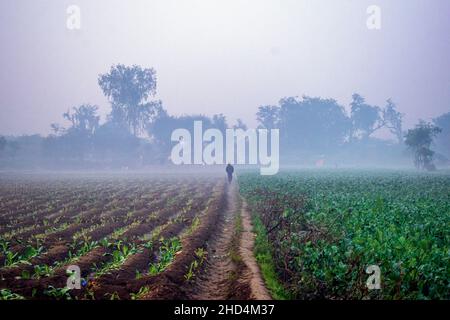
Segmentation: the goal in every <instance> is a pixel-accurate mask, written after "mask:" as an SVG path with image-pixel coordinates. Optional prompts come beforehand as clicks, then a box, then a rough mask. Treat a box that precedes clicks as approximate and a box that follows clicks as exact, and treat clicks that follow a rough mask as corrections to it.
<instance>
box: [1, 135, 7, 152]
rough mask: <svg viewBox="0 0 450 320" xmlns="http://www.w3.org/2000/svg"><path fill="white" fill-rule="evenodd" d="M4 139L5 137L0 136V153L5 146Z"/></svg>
mask: <svg viewBox="0 0 450 320" xmlns="http://www.w3.org/2000/svg"><path fill="white" fill-rule="evenodd" d="M6 143H7V142H6V139H5V137H0V153H1V152H3V150H5V148H6Z"/></svg>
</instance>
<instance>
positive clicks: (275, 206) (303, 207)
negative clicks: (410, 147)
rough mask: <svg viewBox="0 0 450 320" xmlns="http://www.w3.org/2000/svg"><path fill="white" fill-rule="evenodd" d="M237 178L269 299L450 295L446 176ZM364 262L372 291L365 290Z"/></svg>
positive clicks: (449, 180) (331, 173)
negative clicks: (376, 277)
mask: <svg viewBox="0 0 450 320" xmlns="http://www.w3.org/2000/svg"><path fill="white" fill-rule="evenodd" d="M239 184H240V191H241V193H242V194H243V195H244V196H245V198H246V199H247V202H248V203H249V206H250V208H251V210H252V211H253V213H254V214H255V226H257V229H259V235H258V237H260V238H261V239H260V240H259V242H260V243H259V244H257V247H256V253H257V259H258V260H259V262H260V263H262V270H263V273H264V274H265V278H266V281H269V282H268V283H269V287H270V289H271V291H272V293H273V294H274V295H275V296H276V297H279V298H299V299H317V298H322V299H323V298H325V299H369V298H372V299H449V298H450V290H449V279H450V173H449V172H443V173H417V172H412V171H411V172H410V171H394V170H384V171H351V170H348V171H346V170H340V171H338V170H310V171H293V172H286V173H283V174H281V175H278V176H276V177H261V176H259V175H256V174H251V173H249V174H244V175H241V176H240V179H239ZM269 243H270V245H269ZM258 246H259V247H260V248H258ZM370 265H376V266H378V267H379V268H380V276H381V288H380V290H368V288H367V286H366V280H367V278H368V277H369V274H367V273H366V272H365V271H366V268H367V267H368V266H370ZM270 283H271V284H270Z"/></svg>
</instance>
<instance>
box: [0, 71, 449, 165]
mask: <svg viewBox="0 0 450 320" xmlns="http://www.w3.org/2000/svg"><path fill="white" fill-rule="evenodd" d="M98 84H99V86H100V88H101V89H102V91H103V93H104V95H105V96H106V97H107V98H108V100H109V103H110V106H111V110H110V112H109V114H108V116H107V118H106V121H104V122H103V123H101V120H100V116H99V115H98V106H96V105H92V104H83V105H80V106H77V107H73V108H72V109H70V110H68V111H67V112H65V113H64V114H63V115H62V116H63V119H65V120H66V122H67V123H68V124H69V125H68V126H67V127H66V126H63V125H61V124H57V123H54V124H51V129H52V133H51V134H50V135H48V136H46V137H42V136H39V135H34V136H21V137H6V138H5V137H0V165H1V166H3V167H7V166H30V165H31V166H37V167H45V166H51V167H67V168H72V167H74V168H79V167H85V168H91V167H92V168H105V167H106V168H116V167H140V166H145V165H152V164H157V165H162V164H167V163H170V159H169V155H170V151H171V148H172V142H171V139H170V138H171V133H172V131H173V130H174V129H177V128H187V129H189V128H190V129H192V127H193V123H194V121H195V120H202V121H203V127H204V128H205V129H207V128H217V129H219V130H221V131H223V132H225V130H226V129H227V128H229V127H232V128H242V129H247V126H246V124H245V123H244V122H243V121H242V120H240V119H238V120H237V123H235V124H233V125H230V124H229V123H228V122H227V119H226V117H225V115H224V114H215V115H213V116H211V117H208V116H205V115H192V114H185V115H181V116H174V115H170V114H169V113H168V112H167V110H165V109H164V108H163V104H162V102H161V101H160V100H156V99H155V96H156V88H157V86H156V85H157V77H156V72H155V70H154V69H152V68H142V67H140V66H136V65H134V66H125V65H121V64H118V65H114V66H112V67H111V69H110V70H109V71H108V72H107V73H105V74H101V75H99V77H98ZM349 107H350V108H349V110H350V111H349V112H347V111H346V109H345V108H344V107H343V106H341V105H339V103H338V102H337V101H336V100H334V99H324V98H320V97H309V96H303V97H301V98H298V97H287V98H283V99H281V100H280V101H279V103H278V105H265V106H260V107H259V108H258V111H257V113H256V115H255V116H256V120H257V121H258V125H259V127H260V128H267V129H279V130H280V148H281V162H282V164H311V163H314V161H317V160H318V159H322V160H323V161H325V163H326V164H330V165H333V166H341V165H342V166H345V165H354V164H369V165H370V164H376V163H384V164H386V163H390V164H405V163H406V162H405V161H410V159H411V157H412V159H413V160H414V161H413V163H414V164H415V165H416V167H417V168H420V169H427V170H433V169H434V163H433V161H437V162H438V163H440V164H446V163H447V164H448V159H449V158H450V112H449V113H446V114H443V115H442V116H440V117H438V118H436V119H433V121H432V122H425V121H423V120H421V121H420V122H419V123H418V124H417V125H416V127H415V128H412V129H409V130H407V131H405V130H404V129H403V118H404V115H403V114H401V113H400V112H399V111H398V110H397V106H396V104H395V103H394V102H393V101H392V100H391V99H388V100H387V101H386V104H385V105H384V106H383V107H379V106H376V105H371V104H369V103H368V102H366V100H365V99H364V97H362V96H361V95H359V94H357V93H355V94H353V96H352V101H351V103H350V106H349ZM380 130H385V131H388V132H390V133H391V135H392V136H393V137H394V139H393V140H382V139H377V138H376V137H374V135H375V133H376V132H378V131H380ZM433 149H435V151H434V150H433Z"/></svg>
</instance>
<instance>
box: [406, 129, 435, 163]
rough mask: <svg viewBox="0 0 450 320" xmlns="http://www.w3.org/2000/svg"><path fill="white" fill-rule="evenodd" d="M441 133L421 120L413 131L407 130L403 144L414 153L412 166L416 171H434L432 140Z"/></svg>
mask: <svg viewBox="0 0 450 320" xmlns="http://www.w3.org/2000/svg"><path fill="white" fill-rule="evenodd" d="M439 132H441V129H440V128H439V127H436V126H434V125H433V124H430V123H427V122H425V121H423V120H421V121H420V122H419V124H417V125H416V127H415V128H414V129H410V130H408V132H407V134H406V136H405V138H406V139H405V144H406V145H407V146H408V147H409V148H410V149H411V150H412V151H413V153H414V165H415V166H416V168H418V169H426V170H434V169H435V167H434V165H433V156H434V151H432V150H431V143H432V142H433V138H434V137H435V136H436V135H437V134H438V133H439Z"/></svg>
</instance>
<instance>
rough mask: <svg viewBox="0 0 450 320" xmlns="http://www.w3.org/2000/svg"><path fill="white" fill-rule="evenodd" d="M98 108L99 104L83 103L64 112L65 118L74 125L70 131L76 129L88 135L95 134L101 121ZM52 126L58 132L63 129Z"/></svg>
mask: <svg viewBox="0 0 450 320" xmlns="http://www.w3.org/2000/svg"><path fill="white" fill-rule="evenodd" d="M97 110H98V106H95V105H90V104H83V105H81V106H79V107H74V108H72V110H69V111H67V112H66V113H64V114H63V117H64V119H66V120H68V121H70V123H71V125H72V126H71V127H70V128H69V131H71V132H74V131H76V132H77V133H79V134H81V135H85V136H86V137H90V136H93V135H94V133H95V130H97V128H98V126H99V122H100V117H99V116H98V115H97ZM52 128H53V130H54V131H56V132H58V131H60V130H61V129H60V128H58V127H54V126H53V127H52Z"/></svg>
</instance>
